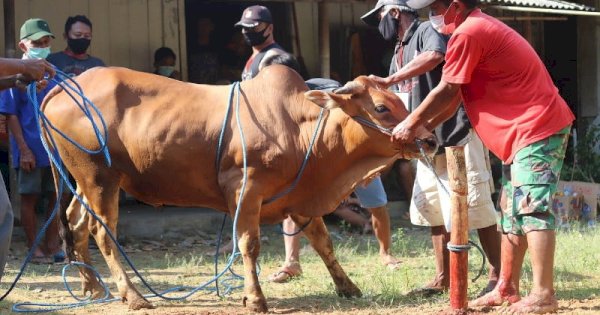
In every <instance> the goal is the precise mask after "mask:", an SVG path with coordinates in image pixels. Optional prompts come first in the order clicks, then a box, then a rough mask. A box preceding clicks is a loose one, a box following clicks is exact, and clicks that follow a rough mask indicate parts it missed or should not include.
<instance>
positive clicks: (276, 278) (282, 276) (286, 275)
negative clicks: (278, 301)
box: [267, 267, 302, 283]
mask: <svg viewBox="0 0 600 315" xmlns="http://www.w3.org/2000/svg"><path fill="white" fill-rule="evenodd" d="M301 274H302V271H299V272H298V271H296V272H294V271H291V270H290V269H289V268H287V267H283V268H281V269H279V271H277V272H275V273H273V274H271V275H270V276H269V277H268V278H267V280H268V281H270V282H274V283H285V282H288V281H290V280H291V279H292V278H295V277H299V276H300V275H301Z"/></svg>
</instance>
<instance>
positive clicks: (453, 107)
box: [425, 93, 462, 131]
mask: <svg viewBox="0 0 600 315" xmlns="http://www.w3.org/2000/svg"><path fill="white" fill-rule="evenodd" d="M461 101H462V98H461V96H460V93H456V97H455V98H454V100H452V101H450V103H449V106H447V107H446V109H445V110H443V111H442V112H440V113H438V115H437V116H435V117H434V118H431V119H429V120H428V121H427V123H425V128H427V130H429V131H431V130H433V129H434V128H435V127H437V126H439V125H440V124H442V123H443V122H445V121H446V120H448V119H450V117H452V116H453V115H454V114H456V111H457V110H458V107H459V106H460V102H461Z"/></svg>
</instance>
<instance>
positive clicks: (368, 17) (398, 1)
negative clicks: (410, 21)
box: [360, 0, 417, 26]
mask: <svg viewBox="0 0 600 315" xmlns="http://www.w3.org/2000/svg"><path fill="white" fill-rule="evenodd" d="M390 4H392V5H397V6H400V11H403V12H410V13H414V14H417V11H416V10H415V9H413V8H411V7H409V6H408V5H407V4H406V0H379V1H377V4H375V8H373V10H371V11H369V12H367V13H366V14H365V15H363V16H361V17H360V18H361V20H363V22H365V23H367V24H369V25H371V26H377V25H379V19H378V17H377V14H379V10H381V8H382V7H384V6H386V5H390Z"/></svg>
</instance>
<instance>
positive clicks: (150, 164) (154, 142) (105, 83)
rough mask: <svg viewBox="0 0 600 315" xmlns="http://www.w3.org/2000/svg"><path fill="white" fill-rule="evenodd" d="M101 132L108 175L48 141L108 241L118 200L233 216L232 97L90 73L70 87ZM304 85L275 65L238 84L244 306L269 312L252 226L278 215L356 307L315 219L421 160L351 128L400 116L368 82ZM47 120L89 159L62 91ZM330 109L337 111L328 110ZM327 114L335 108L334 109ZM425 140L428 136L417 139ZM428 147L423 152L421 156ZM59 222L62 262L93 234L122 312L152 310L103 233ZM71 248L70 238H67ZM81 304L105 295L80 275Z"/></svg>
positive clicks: (82, 250) (132, 75) (52, 99)
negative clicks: (394, 166)
mask: <svg viewBox="0 0 600 315" xmlns="http://www.w3.org/2000/svg"><path fill="white" fill-rule="evenodd" d="M77 81H78V83H79V84H80V85H81V86H82V87H83V90H84V92H85V93H86V95H87V97H88V98H89V99H90V100H92V101H93V102H94V103H95V104H96V105H97V106H98V107H99V109H100V111H101V112H102V114H103V116H104V119H105V120H106V123H107V125H108V130H109V139H108V147H109V149H110V154H111V157H112V167H107V166H106V164H105V162H104V159H103V157H102V156H101V155H89V154H86V153H84V152H82V151H80V150H79V149H77V148H75V147H74V146H73V145H71V144H70V143H67V141H65V140H63V139H62V138H60V137H59V136H57V135H56V134H55V133H54V132H53V135H54V138H55V139H56V141H57V146H58V151H59V153H60V155H61V157H62V159H63V161H64V164H65V165H66V166H67V168H68V170H69V171H70V172H71V174H72V175H73V177H74V178H75V180H76V182H77V191H78V193H80V194H83V196H85V199H86V200H87V201H88V202H89V204H90V205H91V207H92V208H93V209H94V211H95V212H96V213H97V214H98V216H99V217H100V218H102V219H103V221H104V222H106V224H107V225H108V227H109V228H110V229H111V232H113V233H115V234H116V227H117V218H118V192H119V188H122V189H124V190H125V191H126V192H128V193H129V194H131V195H133V196H134V197H135V198H137V199H139V200H141V201H143V202H146V203H149V204H154V205H162V204H169V205H179V206H204V207H210V208H214V209H217V210H219V211H224V212H228V213H230V214H233V212H234V211H235V209H236V204H237V199H238V194H239V193H240V187H241V182H242V169H243V168H242V165H243V164H242V149H241V148H242V147H241V142H240V136H239V130H238V128H237V126H236V120H235V116H234V115H233V112H232V114H231V115H232V116H233V117H232V119H231V120H230V121H229V123H228V125H227V129H226V130H227V132H226V134H225V139H224V147H223V154H222V158H221V161H220V167H219V169H215V165H216V163H215V159H216V151H217V139H218V136H219V132H220V130H221V124H222V121H223V118H224V116H225V112H226V108H227V105H228V104H227V99H228V95H229V89H230V87H229V86H207V85H196V84H191V83H184V82H180V81H176V80H171V79H166V78H163V77H159V76H156V75H152V74H147V73H142V72H136V71H132V70H128V69H123V68H96V69H92V70H89V71H87V72H85V73H84V74H82V75H81V76H80V77H78V78H77ZM306 90H307V87H306V85H305V84H304V81H303V80H302V78H301V77H300V76H299V75H298V74H296V73H295V72H294V71H292V70H290V69H289V68H286V67H283V66H271V67H268V68H266V69H264V70H262V71H261V72H260V74H259V75H258V76H257V77H256V78H255V79H253V80H249V81H244V82H242V83H241V93H240V99H241V100H240V113H239V115H240V117H241V119H240V120H241V123H242V129H243V132H244V134H245V140H246V143H247V150H248V182H247V185H246V192H245V195H244V199H243V202H242V206H243V207H242V210H241V213H240V219H239V223H238V227H237V229H238V237H239V242H238V244H239V247H240V251H241V253H242V257H243V263H244V276H245V280H244V286H245V289H244V293H245V298H244V304H246V303H249V304H250V307H251V308H252V310H254V311H260V312H266V311H267V304H266V300H265V297H264V295H263V293H262V291H261V288H260V285H259V283H258V277H257V275H256V269H255V266H256V259H257V256H258V253H259V249H260V241H259V239H260V238H259V236H260V235H259V233H260V230H259V224H260V223H278V222H281V221H282V220H283V219H284V218H285V217H286V216H291V217H292V218H293V220H294V221H295V222H296V223H297V224H298V225H299V226H302V225H303V224H304V223H306V222H307V221H308V220H309V218H310V217H314V219H313V221H312V222H311V223H310V224H309V225H308V226H307V227H306V229H305V230H304V233H305V234H306V237H307V238H308V239H309V240H310V243H311V245H312V246H313V247H314V249H315V250H316V251H317V252H318V253H319V255H320V256H321V258H322V259H323V261H324V262H325V265H326V266H327V269H328V270H329V272H330V274H331V276H332V278H333V281H334V283H335V286H336V291H337V293H338V294H339V295H343V296H346V297H350V296H359V295H360V294H361V292H360V290H359V289H358V288H357V287H356V286H355V285H354V284H353V283H352V281H351V280H350V279H349V278H348V276H347V275H346V274H345V272H344V271H343V270H342V268H341V266H340V265H339V263H338V262H337V260H336V258H335V257H334V254H333V247H332V243H331V240H330V238H329V234H328V232H327V229H326V227H325V225H324V223H323V220H322V219H321V216H323V215H324V214H327V213H330V212H331V211H333V209H334V208H335V207H336V205H338V204H339V203H340V202H341V201H342V200H343V199H344V198H345V197H346V196H348V195H349V194H350V192H351V191H352V190H353V189H354V187H355V186H356V185H357V183H359V182H361V181H362V180H364V179H366V178H368V177H370V176H372V175H373V174H375V173H376V172H378V171H381V170H382V169H383V168H384V167H386V166H388V165H389V164H391V163H392V162H393V161H394V160H396V159H397V158H399V157H405V158H414V157H416V156H418V150H417V148H416V147H415V146H410V147H406V148H401V147H398V146H397V145H395V144H393V143H391V142H390V139H389V136H387V135H385V134H383V133H381V132H379V131H377V130H375V129H373V128H369V127H366V126H365V125H362V124H359V123H358V122H356V121H355V120H353V119H352V118H351V116H357V115H358V116H362V117H364V118H366V119H368V120H369V121H372V122H375V123H377V124H379V125H382V126H384V127H386V128H390V127H393V126H395V125H396V124H397V123H398V122H399V120H398V119H396V118H394V117H401V118H403V117H406V116H407V115H408V113H407V112H406V110H405V109H404V106H403V105H402V103H401V101H400V100H399V99H398V98H397V97H396V96H395V95H394V94H393V93H390V92H388V91H386V90H383V89H380V88H379V87H377V86H376V85H375V84H374V83H373V82H372V81H370V80H369V79H368V78H366V77H359V78H357V79H356V80H354V81H352V82H349V83H348V84H346V86H344V87H343V88H341V89H340V90H339V91H336V93H337V94H335V93H326V92H322V91H309V92H306ZM317 105H319V106H321V107H323V106H326V107H327V108H328V109H331V110H329V111H328V113H327V115H326V118H325V119H324V122H323V126H322V130H321V132H320V133H319V137H318V140H317V141H316V143H315V146H314V148H313V152H312V156H311V158H310V160H309V162H308V165H307V167H306V170H305V171H304V175H303V176H302V178H301V180H300V181H299V183H298V186H297V187H296V188H295V189H294V190H293V191H292V192H291V193H289V194H288V195H286V196H284V197H283V198H280V199H278V200H276V201H274V202H272V203H269V204H265V205H263V202H264V201H265V200H268V199H269V198H270V197H272V196H274V195H276V194H277V193H279V192H281V191H282V190H284V189H286V188H287V187H289V185H290V184H291V183H292V181H293V180H294V178H295V177H296V174H297V172H298V169H299V167H300V165H301V163H302V161H303V157H304V154H305V152H306V151H307V150H308V147H309V142H310V139H311V136H312V134H313V132H314V129H315V127H316V121H317V117H318V115H319V112H320V110H321V107H319V106H317ZM42 106H43V111H44V112H45V114H46V115H47V117H48V118H49V119H50V121H51V122H52V123H53V124H54V125H55V126H56V127H58V128H59V129H60V130H62V131H64V132H65V133H66V134H67V135H69V136H71V137H73V138H74V139H75V140H76V141H78V142H79V143H82V144H84V145H86V146H87V147H88V148H92V147H96V148H97V147H98V145H97V144H96V143H95V137H94V133H93V130H92V128H91V127H90V123H89V121H87V120H86V119H85V117H84V115H83V113H82V112H81V111H80V110H79V109H78V108H77V107H76V106H75V105H74V103H73V101H72V100H71V99H70V98H69V97H68V96H67V95H66V93H65V92H63V91H62V90H61V89H60V88H56V89H55V90H53V91H52V92H51V93H50V94H49V95H48V96H47V97H46V99H44V102H43V104H42ZM335 107H337V108H335ZM334 108H335V109H334ZM424 135H425V136H426V137H428V138H431V137H432V135H431V134H429V133H427V132H425V131H424ZM434 147H435V145H427V146H426V150H427V152H428V153H429V154H430V153H432V152H434V151H435V148H434ZM62 221H63V223H64V224H65V226H66V227H67V228H68V230H69V231H70V232H71V233H68V235H66V236H67V243H68V246H69V247H71V248H72V250H69V257H70V259H71V260H78V261H83V262H85V263H87V264H90V263H91V262H90V256H89V252H88V237H89V233H90V232H91V233H92V235H93V236H94V238H95V239H96V242H97V244H98V247H99V248H100V250H101V252H102V254H103V256H104V258H105V260H106V262H107V264H108V266H109V268H110V270H111V273H112V276H113V278H114V279H115V281H116V283H117V287H118V289H119V294H120V296H121V297H122V298H123V300H127V301H129V307H130V308H131V309H139V308H148V307H152V305H151V304H150V303H149V302H148V301H147V300H145V299H144V298H143V297H142V296H141V295H140V293H139V292H138V291H137V290H136V289H135V288H134V287H133V285H132V283H131V281H130V280H129V277H128V276H127V275H126V273H125V271H124V269H123V266H122V265H121V263H120V262H119V259H118V257H117V254H118V251H117V249H116V246H115V245H114V244H113V243H112V242H111V241H110V239H109V238H108V236H107V235H106V231H105V230H104V229H103V228H102V226H101V225H100V224H99V223H98V222H96V221H95V220H93V219H90V216H89V214H87V213H86V211H85V209H83V207H82V206H81V205H80V204H79V202H78V201H77V200H76V199H75V198H73V200H72V201H71V204H70V205H69V207H68V209H67V210H66V212H65V213H63V214H62ZM71 238H72V239H71ZM80 275H81V277H82V287H83V291H84V294H85V293H87V292H90V293H91V295H92V296H93V297H94V298H98V297H100V296H101V295H102V294H103V290H102V288H101V286H100V285H99V283H98V281H97V280H96V278H95V277H94V275H93V274H92V273H91V272H90V271H88V270H85V269H80Z"/></svg>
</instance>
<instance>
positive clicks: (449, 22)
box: [440, 2, 464, 35]
mask: <svg viewBox="0 0 600 315" xmlns="http://www.w3.org/2000/svg"><path fill="white" fill-rule="evenodd" d="M457 9H458V4H456V3H455V2H453V3H451V4H450V7H449V8H448V10H446V13H444V26H443V27H442V30H441V31H440V33H442V34H445V35H452V33H454V30H456V28H457V27H458V26H459V25H460V24H462V22H464V19H463V18H462V17H461V15H460V14H459V13H458V12H456V11H457Z"/></svg>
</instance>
